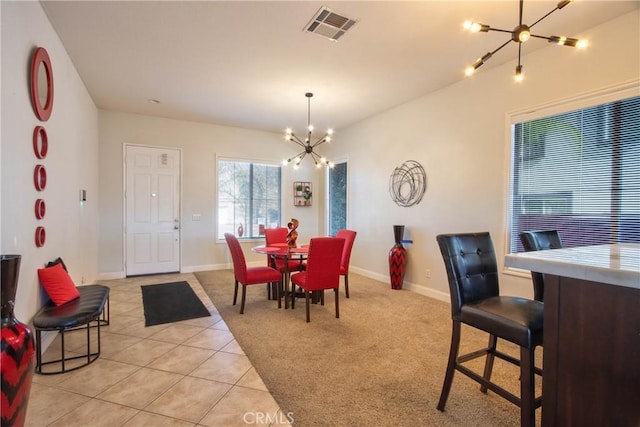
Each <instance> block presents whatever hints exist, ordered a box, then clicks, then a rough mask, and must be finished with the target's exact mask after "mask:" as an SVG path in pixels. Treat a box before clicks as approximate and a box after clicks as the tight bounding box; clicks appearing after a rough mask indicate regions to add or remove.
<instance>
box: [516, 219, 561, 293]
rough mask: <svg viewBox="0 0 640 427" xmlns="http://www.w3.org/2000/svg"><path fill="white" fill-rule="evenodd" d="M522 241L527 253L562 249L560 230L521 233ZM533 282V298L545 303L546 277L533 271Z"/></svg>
mask: <svg viewBox="0 0 640 427" xmlns="http://www.w3.org/2000/svg"><path fill="white" fill-rule="evenodd" d="M520 241H521V242H522V246H523V247H524V250H525V251H527V252H531V251H544V250H546V249H560V248H562V240H561V239H560V233H558V230H538V231H523V232H522V233H520ZM531 280H532V281H533V298H534V299H535V300H536V301H544V275H543V274H542V273H538V272H535V271H532V272H531Z"/></svg>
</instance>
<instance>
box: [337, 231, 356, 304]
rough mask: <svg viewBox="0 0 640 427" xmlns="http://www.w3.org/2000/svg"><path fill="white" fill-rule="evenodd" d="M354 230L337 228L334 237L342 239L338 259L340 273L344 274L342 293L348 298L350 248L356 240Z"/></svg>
mask: <svg viewBox="0 0 640 427" xmlns="http://www.w3.org/2000/svg"><path fill="white" fill-rule="evenodd" d="M356 234H357V233H356V232H355V231H353V230H338V233H337V234H336V237H339V238H342V239H344V247H343V248H342V259H341V260H340V275H341V276H344V293H345V295H346V297H347V298H349V260H350V259H351V249H352V248H353V242H354V241H355V240H356Z"/></svg>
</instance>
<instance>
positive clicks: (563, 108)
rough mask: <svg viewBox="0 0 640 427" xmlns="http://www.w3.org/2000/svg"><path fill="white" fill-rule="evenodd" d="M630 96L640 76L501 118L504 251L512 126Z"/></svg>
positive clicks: (639, 90)
mask: <svg viewBox="0 0 640 427" xmlns="http://www.w3.org/2000/svg"><path fill="white" fill-rule="evenodd" d="M634 96H640V79H633V80H629V81H626V82H622V83H619V84H616V85H612V86H608V87H604V88H601V89H597V90H594V91H590V92H587V93H583V94H581V95H578V96H574V97H569V98H564V99H560V100H555V101H552V102H549V103H546V104H541V105H538V106H536V107H530V108H526V109H521V110H516V111H512V112H507V114H506V120H505V141H506V144H505V145H506V148H505V150H506V154H505V157H506V162H507V165H508V167H507V177H506V185H507V186H506V190H505V229H504V241H503V244H504V253H505V254H508V253H510V252H511V247H510V240H511V239H510V236H511V229H512V224H513V218H512V217H511V213H512V211H513V200H512V199H511V194H512V190H513V187H512V179H511V175H512V174H513V167H514V163H513V144H512V138H513V135H512V133H513V126H514V125H515V124H517V123H521V122H526V121H530V120H535V119H539V118H542V117H549V116H554V115H558V114H562V113H566V112H569V111H574V110H579V109H584V108H588V107H593V106H596V105H601V104H607V103H610V102H615V101H619V100H622V99H626V98H630V97H634ZM504 271H505V272H506V273H509V274H513V275H516V276H521V277H529V275H530V273H529V272H528V271H524V270H521V269H516V268H510V267H505V268H504Z"/></svg>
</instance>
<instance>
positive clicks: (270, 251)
mask: <svg viewBox="0 0 640 427" xmlns="http://www.w3.org/2000/svg"><path fill="white" fill-rule="evenodd" d="M251 251H252V252H255V253H259V254H265V255H268V256H269V258H270V260H271V265H272V266H275V260H276V258H277V259H281V260H282V261H283V263H284V274H283V281H284V283H283V285H284V308H285V309H287V308H289V294H290V292H289V282H290V280H289V277H290V271H289V260H292V259H293V260H300V262H302V261H304V260H306V259H307V256H308V254H309V245H301V246H300V247H296V248H290V247H289V245H288V244H286V243H275V244H272V245H269V246H265V245H262V246H254V247H253V248H251Z"/></svg>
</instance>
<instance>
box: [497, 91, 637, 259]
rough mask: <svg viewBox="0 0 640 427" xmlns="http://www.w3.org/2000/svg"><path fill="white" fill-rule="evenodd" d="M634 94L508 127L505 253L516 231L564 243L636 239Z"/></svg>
mask: <svg viewBox="0 0 640 427" xmlns="http://www.w3.org/2000/svg"><path fill="white" fill-rule="evenodd" d="M639 118H640V97H638V96H635V97H630V98H626V99H623V100H618V101H614V102H608V103H605V104H601V105H596V106H591V107H588V108H583V109H579V110H574V111H569V112H564V113H561V114H555V115H552V116H548V117H541V118H536V119H535V120H528V121H522V122H517V123H515V124H514V125H513V126H512V176H511V195H510V196H511V203H510V206H511V212H510V217H511V230H510V245H509V246H510V250H509V252H511V253H513V252H522V251H523V247H522V244H521V243H520V239H519V233H520V232H522V231H532V230H558V232H559V233H560V236H561V238H562V243H563V246H564V247H574V246H585V245H596V244H607V243H619V242H620V243H621V242H640V119H639Z"/></svg>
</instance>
